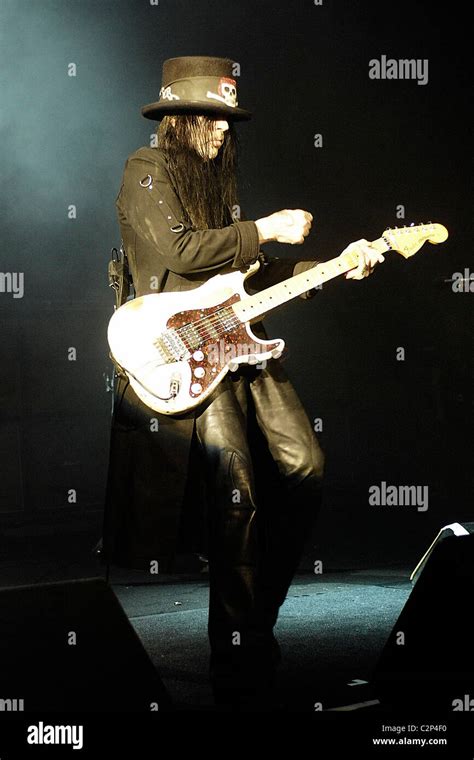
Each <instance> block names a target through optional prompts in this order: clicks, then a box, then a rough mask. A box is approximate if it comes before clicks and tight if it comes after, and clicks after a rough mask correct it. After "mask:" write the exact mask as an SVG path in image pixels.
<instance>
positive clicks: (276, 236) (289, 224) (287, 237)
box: [255, 208, 313, 245]
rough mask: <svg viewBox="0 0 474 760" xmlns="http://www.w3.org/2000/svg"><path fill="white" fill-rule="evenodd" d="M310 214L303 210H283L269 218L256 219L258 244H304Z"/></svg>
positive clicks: (310, 218)
mask: <svg viewBox="0 0 474 760" xmlns="http://www.w3.org/2000/svg"><path fill="white" fill-rule="evenodd" d="M312 221H313V217H312V214H310V213H309V211H303V209H300V208H297V209H284V210H283V211H276V212H275V213H274V214H271V215H270V216H265V217H263V218H262V219H257V221H256V222H255V224H256V225H257V229H258V236H259V242H260V243H270V242H272V241H276V242H277V243H290V245H295V244H300V243H304V239H305V237H306V236H307V235H309V231H310V229H311V222H312Z"/></svg>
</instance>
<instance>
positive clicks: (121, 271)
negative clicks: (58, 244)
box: [108, 240, 133, 377]
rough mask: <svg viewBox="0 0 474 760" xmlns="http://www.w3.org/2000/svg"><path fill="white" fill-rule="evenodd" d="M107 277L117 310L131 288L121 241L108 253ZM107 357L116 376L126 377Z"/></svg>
mask: <svg viewBox="0 0 474 760" xmlns="http://www.w3.org/2000/svg"><path fill="white" fill-rule="evenodd" d="M108 275H109V287H111V288H113V290H114V291H115V306H114V309H118V308H119V307H120V306H122V304H124V303H125V301H126V300H127V299H128V297H129V295H130V292H131V289H132V288H133V280H132V276H131V274H130V267H129V264H128V258H127V252H126V250H125V246H124V244H123V240H121V241H120V248H119V249H118V250H117V248H112V250H111V252H110V261H109V266H108ZM109 356H110V359H111V361H112V362H113V364H114V366H115V371H116V374H117V375H122V376H123V377H127V375H126V374H125V372H124V370H123V369H122V367H121V366H120V365H119V364H117V362H116V361H115V359H114V357H113V356H112V354H110V353H109Z"/></svg>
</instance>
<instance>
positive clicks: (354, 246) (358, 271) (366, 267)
mask: <svg viewBox="0 0 474 760" xmlns="http://www.w3.org/2000/svg"><path fill="white" fill-rule="evenodd" d="M342 253H358V254H359V265H358V266H357V267H355V268H354V269H350V270H349V271H348V272H346V275H345V276H346V280H363V279H364V277H368V276H369V274H372V272H373V270H374V267H375V266H376V264H380V263H381V262H382V261H385V257H384V256H383V255H382V254H381V253H379V252H378V251H377V250H376V249H375V248H373V247H372V245H371V244H370V243H369V241H368V240H364V239H362V240H357V241H356V242H355V243H350V245H348V246H347V248H345V249H344V250H343V252H342ZM341 255H342V254H341Z"/></svg>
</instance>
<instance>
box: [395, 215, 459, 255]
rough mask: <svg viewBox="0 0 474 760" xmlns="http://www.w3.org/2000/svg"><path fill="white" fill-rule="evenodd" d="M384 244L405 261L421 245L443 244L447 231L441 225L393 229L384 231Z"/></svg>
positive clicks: (430, 224)
mask: <svg viewBox="0 0 474 760" xmlns="http://www.w3.org/2000/svg"><path fill="white" fill-rule="evenodd" d="M382 237H383V239H384V241H385V243H386V244H387V245H388V247H389V248H391V249H392V251H397V253H401V255H402V256H404V257H405V258H406V259H409V258H410V256H413V255H414V254H415V253H416V252H417V251H419V250H420V248H421V246H422V245H423V243H426V241H428V242H429V243H434V244H435V245H436V244H437V243H444V241H445V240H446V239H447V237H448V230H447V229H446V227H443V225H442V224H433V223H432V222H428V224H417V225H414V224H412V225H410V227H395V228H394V229H386V230H385V232H384V234H383V235H382Z"/></svg>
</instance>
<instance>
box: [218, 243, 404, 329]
mask: <svg viewBox="0 0 474 760" xmlns="http://www.w3.org/2000/svg"><path fill="white" fill-rule="evenodd" d="M371 245H372V246H373V247H374V248H376V249H377V251H378V252H379V253H385V252H386V251H388V250H389V246H388V245H387V244H386V242H385V240H384V239H383V238H378V239H377V240H374V241H373V242H372V243H371ZM358 263H359V254H358V253H357V252H354V253H343V254H341V255H340V256H337V257H336V258H335V259H331V260H330V261H325V262H323V263H322V264H318V265H317V266H315V267H313V268H312V269H309V270H308V271H307V272H301V274H297V275H295V276H294V277H290V278H289V279H288V280H283V281H282V282H279V283H278V284H277V285H272V286H271V287H270V288H266V289H265V290H261V291H260V292H259V293H256V294H255V295H253V296H248V297H247V298H244V299H242V300H241V301H237V303H235V304H233V305H232V309H233V310H234V312H235V314H236V315H237V317H238V318H239V319H240V321H241V322H249V321H253V320H255V318H257V317H260V316H262V314H267V313H268V312H269V311H271V310H272V309H276V308H278V306H281V305H282V304H284V303H286V302H287V301H291V299H292V298H296V297H297V296H300V295H301V294H302V293H305V292H306V291H307V290H311V289H312V288H316V287H318V286H319V285H322V284H323V283H324V282H327V281H328V280H332V279H333V278H334V277H338V276H339V275H341V274H345V272H349V270H351V269H354V268H355V267H356V266H357V265H358Z"/></svg>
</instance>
